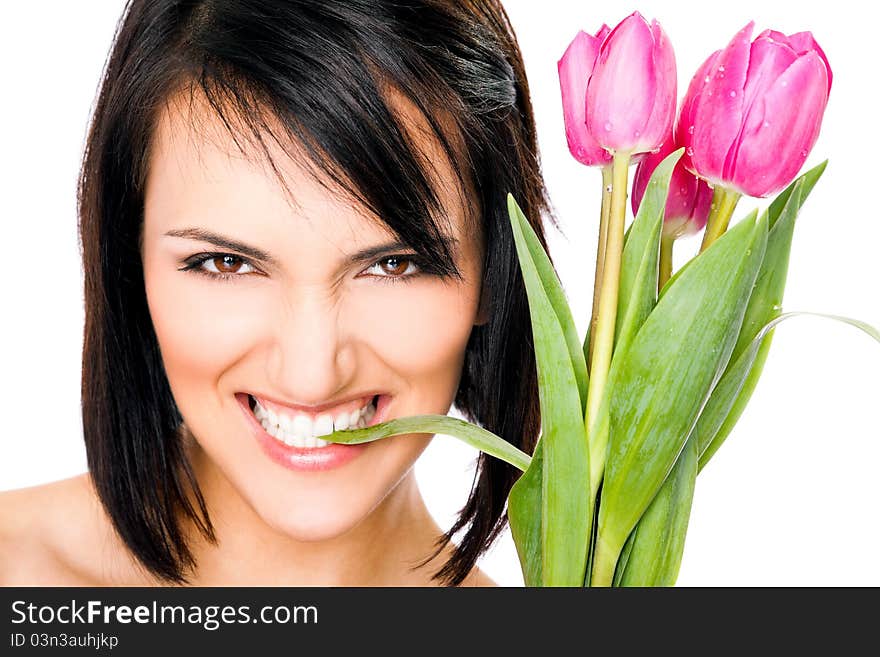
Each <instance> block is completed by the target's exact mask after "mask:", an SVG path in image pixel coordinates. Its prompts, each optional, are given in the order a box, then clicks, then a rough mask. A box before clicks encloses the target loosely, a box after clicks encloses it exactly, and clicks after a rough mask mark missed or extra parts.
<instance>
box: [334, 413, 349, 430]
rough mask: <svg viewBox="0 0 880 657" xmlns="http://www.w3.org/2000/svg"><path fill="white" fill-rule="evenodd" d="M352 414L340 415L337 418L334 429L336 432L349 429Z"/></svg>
mask: <svg viewBox="0 0 880 657" xmlns="http://www.w3.org/2000/svg"><path fill="white" fill-rule="evenodd" d="M349 418H350V414H349V413H347V412H343V413H340V414H339V415H337V416H336V419H335V420H333V428H334V429H335V430H336V431H342V430H344V429H348V425H349Z"/></svg>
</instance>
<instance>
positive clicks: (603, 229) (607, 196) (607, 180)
mask: <svg viewBox="0 0 880 657" xmlns="http://www.w3.org/2000/svg"><path fill="white" fill-rule="evenodd" d="M612 184H613V181H612V167H611V165H608V166H604V167H602V209H601V211H600V214H599V245H598V246H597V248H596V278H595V280H594V281H593V314H592V315H590V348H589V349H588V350H587V370H590V368H591V367H592V362H593V346H594V344H595V343H596V324H597V323H598V321H599V294H600V292H601V290H602V272H603V271H604V269H605V242H606V241H607V238H608V217H609V216H610V214H611V190H612V189H613V187H612Z"/></svg>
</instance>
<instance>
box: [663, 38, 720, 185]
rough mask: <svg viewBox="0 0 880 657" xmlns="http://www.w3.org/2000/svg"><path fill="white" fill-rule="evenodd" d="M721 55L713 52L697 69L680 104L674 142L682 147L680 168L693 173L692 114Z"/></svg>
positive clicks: (718, 52)
mask: <svg viewBox="0 0 880 657" xmlns="http://www.w3.org/2000/svg"><path fill="white" fill-rule="evenodd" d="M720 54H721V51H720V50H716V51H715V52H713V53H712V54H711V55H709V57H708V58H707V59H706V61H704V62H703V64H702V65H701V66H700V68H698V69H697V72H696V73H695V74H694V77H692V78H691V82H690V84H689V85H688V88H687V92H686V93H685V95H684V100H683V101H682V103H681V111H680V112H679V115H678V123H677V124H676V126H675V135H674V138H675V142H676V143H677V144H681V145H682V146H684V148H685V151H684V156H683V157H682V158H681V164H682V166H683V167H684V168H685V169H687V170H688V171H690V172H691V173H694V168H693V164H692V163H691V156H690V153H692V152H693V149H692V148H691V142H692V141H693V135H694V130H695V128H694V113H695V111H696V109H697V101H699V99H700V95H701V94H702V93H703V90H704V89H705V88H706V85H708V84H709V81H710V80H711V78H710V76H709V71H711V70H713V67H714V66H715V60H717V59H718V55H720Z"/></svg>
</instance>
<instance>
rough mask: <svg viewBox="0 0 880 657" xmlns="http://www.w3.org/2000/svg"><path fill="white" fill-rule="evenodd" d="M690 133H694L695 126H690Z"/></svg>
mask: <svg viewBox="0 0 880 657" xmlns="http://www.w3.org/2000/svg"><path fill="white" fill-rule="evenodd" d="M688 134H689V135H692V134H694V126H691V127H690V128H688Z"/></svg>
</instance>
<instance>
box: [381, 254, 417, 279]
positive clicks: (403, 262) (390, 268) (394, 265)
mask: <svg viewBox="0 0 880 657" xmlns="http://www.w3.org/2000/svg"><path fill="white" fill-rule="evenodd" d="M378 264H380V265H381V266H382V270H383V271H385V272H386V273H387V274H388V275H389V276H403V275H404V274H405V272H406V270H407V269H408V268H409V265H411V264H412V260H410V259H408V258H406V257H405V256H389V257H388V258H385V259H384V260H381V261H380V262H379V263H378Z"/></svg>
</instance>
